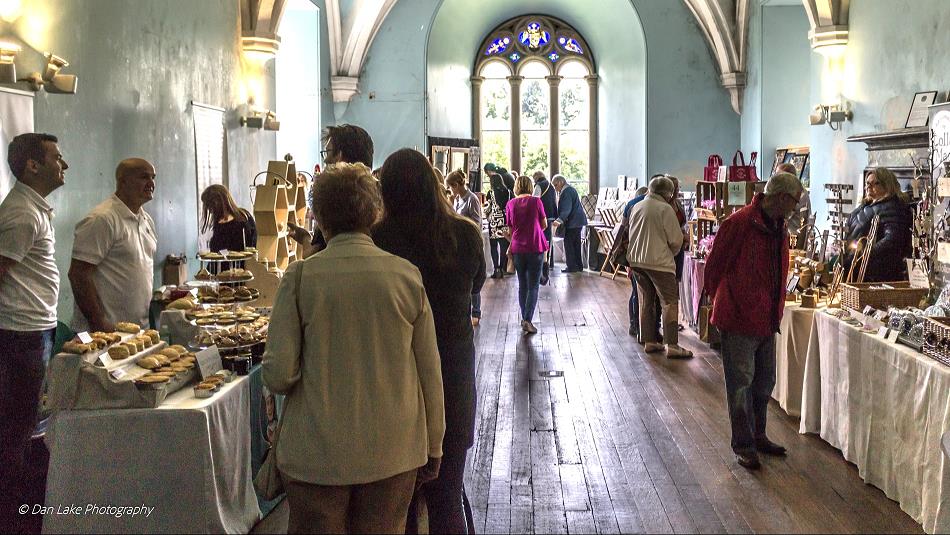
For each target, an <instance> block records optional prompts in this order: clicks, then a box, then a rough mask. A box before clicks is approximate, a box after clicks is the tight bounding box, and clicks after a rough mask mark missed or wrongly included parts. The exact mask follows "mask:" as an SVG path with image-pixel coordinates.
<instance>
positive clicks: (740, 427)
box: [722, 331, 775, 453]
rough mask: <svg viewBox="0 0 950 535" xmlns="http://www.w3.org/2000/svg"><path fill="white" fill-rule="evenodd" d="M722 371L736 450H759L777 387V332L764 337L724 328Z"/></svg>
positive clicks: (733, 445) (733, 448)
mask: <svg viewBox="0 0 950 535" xmlns="http://www.w3.org/2000/svg"><path fill="white" fill-rule="evenodd" d="M722 372H723V375H724V376H725V380H726V403H727V404H728V406H729V421H730V422H731V424H732V450H733V451H735V452H737V453H739V452H752V451H755V442H756V441H757V440H763V439H765V438H766V436H765V421H766V417H767V416H768V412H769V398H770V397H771V396H772V389H773V388H775V335H769V336H766V337H764V338H762V337H757V336H745V335H741V334H735V333H730V332H728V331H722Z"/></svg>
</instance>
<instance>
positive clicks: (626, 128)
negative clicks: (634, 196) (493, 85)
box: [428, 0, 646, 185]
mask: <svg viewBox="0 0 950 535" xmlns="http://www.w3.org/2000/svg"><path fill="white" fill-rule="evenodd" d="M530 13H543V14H546V15H551V16H554V17H557V18H560V19H562V20H564V21H565V22H567V23H569V24H571V25H573V26H574V27H575V28H576V29H577V30H578V31H579V32H580V33H581V34H582V35H583V36H584V38H585V39H586V40H587V43H588V45H589V46H590V47H591V50H592V52H593V56H594V60H595V61H596V63H597V74H598V76H599V78H600V79H599V91H598V95H599V96H598V98H599V104H598V106H599V112H600V113H599V116H600V132H599V134H600V136H599V137H600V145H599V146H600V149H601V155H600V169H599V174H600V178H601V184H603V185H614V184H616V181H617V175H619V174H625V175H633V176H638V177H641V179H642V177H643V176H644V174H645V172H646V166H645V152H646V144H645V142H644V130H645V124H646V117H645V113H644V108H645V105H646V87H645V71H646V51H645V49H644V43H643V30H642V29H641V28H640V22H639V20H638V19H637V14H636V12H635V11H634V10H633V8H632V6H631V5H630V2H629V1H628V0H601V1H600V2H596V3H583V4H582V3H579V2H572V1H570V0H553V1H552V0H531V1H522V2H517V3H514V2H510V1H507V0H482V1H480V2H466V1H464V0H446V1H445V2H443V3H442V6H441V9H439V12H438V14H437V15H436V18H435V21H434V22H433V25H432V32H431V34H430V36H429V47H428V60H429V61H428V88H429V107H428V110H429V123H428V126H429V134H430V135H433V136H445V137H464V138H468V137H477V133H476V132H473V131H472V93H471V84H470V82H469V79H470V78H471V77H472V76H473V74H474V73H473V72H472V66H473V64H474V62H475V56H476V54H478V47H479V45H480V44H481V42H482V40H483V39H484V38H485V36H486V34H487V33H488V32H490V31H491V30H492V29H493V28H494V27H495V26H497V25H498V24H500V23H502V22H504V21H505V20H508V19H510V18H513V17H516V16H519V15H525V14H530Z"/></svg>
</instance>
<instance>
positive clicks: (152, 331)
mask: <svg viewBox="0 0 950 535" xmlns="http://www.w3.org/2000/svg"><path fill="white" fill-rule="evenodd" d="M144 336H148V337H149V338H151V339H152V344H157V343H159V342H161V341H162V339H161V337H160V336H159V334H158V331H156V330H155V329H149V330H147V331H145V334H144Z"/></svg>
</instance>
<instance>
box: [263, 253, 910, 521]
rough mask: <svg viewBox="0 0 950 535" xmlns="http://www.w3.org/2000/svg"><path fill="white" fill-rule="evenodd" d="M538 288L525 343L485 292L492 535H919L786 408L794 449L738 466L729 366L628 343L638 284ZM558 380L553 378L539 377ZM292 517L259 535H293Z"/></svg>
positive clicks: (556, 281) (483, 412)
mask: <svg viewBox="0 0 950 535" xmlns="http://www.w3.org/2000/svg"><path fill="white" fill-rule="evenodd" d="M551 281H552V284H551V285H550V286H547V287H542V288H541V298H540V300H539V313H538V314H537V315H536V318H537V322H536V324H537V326H538V328H539V330H540V332H539V333H538V334H537V335H534V336H530V337H524V336H522V334H521V327H520V321H519V313H518V305H517V295H518V284H517V280H516V278H515V277H508V278H505V279H503V280H492V279H489V280H488V281H487V282H486V285H485V289H484V290H483V291H482V313H483V315H482V321H481V325H480V326H479V327H478V329H477V330H476V336H477V338H476V342H477V348H478V353H477V355H478V357H477V358H478V374H477V381H478V415H477V420H476V438H475V440H476V443H475V446H474V447H473V448H472V449H471V450H470V452H469V457H468V467H467V471H466V477H465V484H466V488H467V492H468V496H469V498H470V500H471V502H472V506H473V509H474V516H475V524H476V529H477V531H478V532H479V533H532V532H533V533H642V532H649V533H674V532H675V533H681V532H689V533H721V532H728V533H748V532H757V533H769V532H772V533H774V532H782V533H808V532H810V533H817V532H822V533H829V532H836V533H885V532H886V533H898V532H901V533H920V532H921V529H920V526H919V525H918V524H917V523H915V522H914V521H913V520H912V519H911V518H910V517H908V516H907V515H906V514H905V513H903V512H902V511H901V510H900V507H899V506H898V504H897V503H895V502H893V501H891V500H889V499H887V497H885V496H884V494H883V493H882V492H881V491H880V490H878V489H876V488H874V487H871V486H869V485H865V484H864V483H863V482H862V481H861V479H860V478H859V477H858V473H857V469H856V468H855V467H854V465H852V464H850V463H848V462H846V461H845V460H844V459H843V458H842V457H841V454H840V453H839V452H838V451H837V450H835V449H834V448H832V447H831V446H829V445H828V444H827V443H825V442H824V441H822V440H821V439H819V438H817V437H814V436H803V435H799V434H798V420H797V419H794V418H790V417H788V416H787V415H785V413H784V412H783V411H782V410H781V409H780V408H778V406H777V405H775V404H773V406H772V407H771V409H770V414H769V436H770V437H771V438H772V439H773V440H775V441H776V442H779V443H781V444H783V445H785V446H786V447H788V449H789V455H788V457H785V458H766V457H763V461H764V466H763V469H762V470H760V471H758V472H755V473H752V472H748V471H746V470H745V469H743V468H741V467H739V466H738V465H737V464H736V463H735V460H734V458H733V455H732V451H731V449H730V447H729V418H728V415H727V413H726V410H725V394H724V385H723V380H722V364H721V361H720V359H719V357H718V355H717V354H716V353H715V352H712V351H710V350H709V349H708V347H707V346H706V345H705V344H702V343H701V342H699V341H698V340H697V339H696V338H695V336H694V335H693V334H692V333H690V332H686V333H684V335H685V336H684V340H683V344H684V345H686V346H687V347H689V348H690V349H692V350H693V351H694V352H695V353H696V358H694V359H692V360H688V361H668V360H666V358H665V357H663V356H656V355H647V354H645V353H643V352H642V351H640V349H641V347H640V346H639V345H637V344H636V343H635V342H634V340H633V339H632V338H631V337H630V336H628V335H627V327H628V325H629V324H628V321H629V320H628V317H627V298H628V297H629V295H630V293H629V292H630V283H629V282H627V281H625V280H621V279H618V280H617V281H610V280H609V279H606V278H602V277H598V276H597V275H595V274H592V273H585V274H583V275H571V276H567V275H563V274H561V273H560V269H558V270H557V272H556V274H555V276H553V277H552V278H551ZM550 370H555V371H560V372H563V376H562V377H555V378H543V377H541V376H539V375H538V372H539V371H550ZM286 526H287V506H286V502H285V503H283V504H281V506H280V507H278V508H277V509H276V510H275V511H274V512H273V513H272V514H271V515H269V516H268V517H267V518H266V519H264V521H262V522H261V523H259V524H258V526H257V527H256V528H255V530H254V532H255V533H285V532H286Z"/></svg>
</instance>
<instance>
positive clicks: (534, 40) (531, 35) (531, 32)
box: [518, 22, 551, 48]
mask: <svg viewBox="0 0 950 535" xmlns="http://www.w3.org/2000/svg"><path fill="white" fill-rule="evenodd" d="M518 40H519V41H521V44H523V45H524V46H526V47H528V48H541V47H542V46H544V45H546V44H548V42H549V41H550V40H551V34H549V33H548V32H546V31H544V30H542V29H541V25H540V24H538V23H537V22H532V23H530V24H528V26H527V27H526V28H525V31H523V32H521V34H519V35H518Z"/></svg>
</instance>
